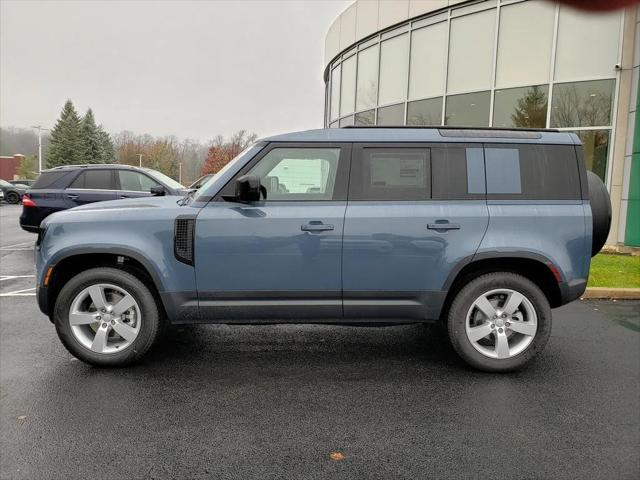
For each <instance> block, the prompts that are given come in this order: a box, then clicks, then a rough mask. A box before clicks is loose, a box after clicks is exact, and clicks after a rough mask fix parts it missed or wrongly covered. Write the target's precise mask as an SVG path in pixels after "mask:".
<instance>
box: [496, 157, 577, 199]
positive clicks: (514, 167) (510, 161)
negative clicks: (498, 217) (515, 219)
mask: <svg viewBox="0 0 640 480" xmlns="http://www.w3.org/2000/svg"><path fill="white" fill-rule="evenodd" d="M485 162H486V170H487V198H489V199H494V200H500V199H522V200H579V199H580V198H581V192H580V174H579V170H578V161H577V158H576V154H575V149H574V148H573V146H571V145H535V144H527V145H489V144H487V145H485Z"/></svg>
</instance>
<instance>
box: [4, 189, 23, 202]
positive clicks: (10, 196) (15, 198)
mask: <svg viewBox="0 0 640 480" xmlns="http://www.w3.org/2000/svg"><path fill="white" fill-rule="evenodd" d="M5 200H6V201H7V203H12V204H16V203H18V202H19V201H20V195H18V194H17V193H16V192H8V193H7V195H6V196H5Z"/></svg>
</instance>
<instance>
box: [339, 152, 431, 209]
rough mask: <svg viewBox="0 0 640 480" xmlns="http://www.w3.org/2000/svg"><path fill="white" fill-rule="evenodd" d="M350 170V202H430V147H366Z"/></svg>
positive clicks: (356, 156) (356, 157)
mask: <svg viewBox="0 0 640 480" xmlns="http://www.w3.org/2000/svg"><path fill="white" fill-rule="evenodd" d="M356 152H359V155H358V154H357V153H356V155H355V158H354V162H353V165H352V169H351V176H350V185H349V198H350V199H351V200H388V201H393V200H398V201H401V200H429V198H430V197H431V180H430V179H431V172H430V161H429V149H428V148H395V147H389V148H377V147H372V148H369V147H363V148H361V149H359V150H356Z"/></svg>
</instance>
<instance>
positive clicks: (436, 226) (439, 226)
mask: <svg viewBox="0 0 640 480" xmlns="http://www.w3.org/2000/svg"><path fill="white" fill-rule="evenodd" d="M427 229H429V230H435V231H436V232H437V231H446V230H460V224H459V223H449V222H438V221H437V220H436V223H428V224H427Z"/></svg>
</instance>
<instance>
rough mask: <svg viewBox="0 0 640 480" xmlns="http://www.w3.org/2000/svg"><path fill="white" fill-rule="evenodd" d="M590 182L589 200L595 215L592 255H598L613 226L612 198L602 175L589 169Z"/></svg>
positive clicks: (592, 212)
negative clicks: (601, 177) (601, 178)
mask: <svg viewBox="0 0 640 480" xmlns="http://www.w3.org/2000/svg"><path fill="white" fill-rule="evenodd" d="M587 180H588V182H589V200H590V202H591V214H592V216H593V240H592V243H591V256H592V257H593V256H594V255H596V254H597V253H598V252H599V251H600V250H601V249H602V246H603V245H604V242H606V241H607V237H608V236H609V229H610V228H611V200H610V199H609V192H608V191H607V187H605V185H604V183H602V180H600V177H599V176H598V175H596V174H595V173H593V172H590V171H587Z"/></svg>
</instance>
